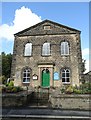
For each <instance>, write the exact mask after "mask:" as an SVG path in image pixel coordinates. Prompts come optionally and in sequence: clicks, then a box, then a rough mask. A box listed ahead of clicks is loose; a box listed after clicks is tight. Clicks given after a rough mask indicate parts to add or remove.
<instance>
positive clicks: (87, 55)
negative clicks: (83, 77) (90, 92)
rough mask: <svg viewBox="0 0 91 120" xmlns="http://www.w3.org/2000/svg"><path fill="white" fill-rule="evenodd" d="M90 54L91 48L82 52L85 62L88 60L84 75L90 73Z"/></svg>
mask: <svg viewBox="0 0 91 120" xmlns="http://www.w3.org/2000/svg"><path fill="white" fill-rule="evenodd" d="M90 52H91V50H89V48H85V49H83V50H82V58H83V59H84V60H86V62H85V68H86V71H85V72H84V73H87V72H89V61H90V60H89V55H90Z"/></svg>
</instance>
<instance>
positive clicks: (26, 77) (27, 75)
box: [23, 68, 31, 83]
mask: <svg viewBox="0 0 91 120" xmlns="http://www.w3.org/2000/svg"><path fill="white" fill-rule="evenodd" d="M30 74H31V72H30V69H29V68H26V69H24V71H23V83H29V82H30Z"/></svg>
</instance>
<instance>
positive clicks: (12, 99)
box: [2, 91, 33, 107]
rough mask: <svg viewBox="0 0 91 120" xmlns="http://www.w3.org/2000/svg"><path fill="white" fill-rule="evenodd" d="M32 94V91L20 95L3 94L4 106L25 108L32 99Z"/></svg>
mask: <svg viewBox="0 0 91 120" xmlns="http://www.w3.org/2000/svg"><path fill="white" fill-rule="evenodd" d="M32 94H33V92H32V91H29V92H27V91H24V92H20V93H4V94H2V106H4V107H7V106H8V107H9V106H25V105H27V103H28V101H29V100H30V99H31V97H32Z"/></svg>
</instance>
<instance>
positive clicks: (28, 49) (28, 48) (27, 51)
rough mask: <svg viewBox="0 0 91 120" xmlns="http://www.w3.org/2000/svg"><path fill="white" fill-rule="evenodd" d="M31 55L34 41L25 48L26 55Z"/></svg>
mask: <svg viewBox="0 0 91 120" xmlns="http://www.w3.org/2000/svg"><path fill="white" fill-rule="evenodd" d="M31 55H32V43H27V44H26V45H25V49H24V56H25V57H26V56H31Z"/></svg>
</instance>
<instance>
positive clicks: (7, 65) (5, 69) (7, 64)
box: [1, 52, 12, 78]
mask: <svg viewBox="0 0 91 120" xmlns="http://www.w3.org/2000/svg"><path fill="white" fill-rule="evenodd" d="M1 57H2V75H3V76H5V77H6V78H9V77H10V73H11V64H12V54H11V53H10V54H5V53H4V52H2V53H1Z"/></svg>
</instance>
